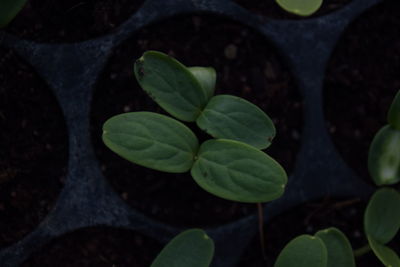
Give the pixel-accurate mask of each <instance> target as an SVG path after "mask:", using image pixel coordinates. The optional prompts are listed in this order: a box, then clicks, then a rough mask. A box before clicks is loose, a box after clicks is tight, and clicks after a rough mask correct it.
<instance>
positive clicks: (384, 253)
mask: <svg viewBox="0 0 400 267" xmlns="http://www.w3.org/2000/svg"><path fill="white" fill-rule="evenodd" d="M388 123H389V124H388V125H386V126H384V127H382V129H381V130H380V131H379V132H378V133H377V134H376V136H375V138H374V140H373V142H372V143H371V147H370V151H369V159H368V167H369V171H370V174H371V176H372V178H373V180H374V182H375V183H376V184H377V185H378V186H380V185H392V184H395V183H398V182H399V181H400V91H398V93H397V95H396V96H395V98H394V100H393V102H392V104H391V106H390V109H389V112H388ZM399 207H400V193H399V192H398V191H397V190H395V189H391V188H381V189H379V190H377V191H376V192H375V193H374V194H373V196H372V197H371V199H370V201H369V203H368V206H367V208H366V210H365V214H364V232H365V235H366V237H367V240H368V244H367V245H366V246H364V247H362V248H360V249H358V250H356V251H354V255H353V251H352V248H351V245H350V243H349V242H348V240H347V238H346V237H345V235H344V234H343V233H341V232H340V231H339V230H338V229H335V228H329V229H326V230H323V231H319V232H317V234H316V235H315V236H310V235H302V236H299V237H297V238H295V239H293V240H292V241H291V242H289V243H288V245H287V246H286V247H285V248H284V249H283V250H282V252H281V253H280V255H279V257H278V260H277V262H276V263H275V267H302V266H304V267H305V266H310V267H336V266H337V267H339V266H340V267H354V266H355V261H354V256H356V257H359V256H362V255H364V254H365V253H367V252H369V251H371V250H372V251H373V253H374V254H375V255H376V256H377V258H378V259H379V260H380V261H381V262H382V263H383V264H384V265H385V266H391V267H400V258H399V256H398V255H397V253H396V252H395V251H394V250H392V249H391V248H390V247H388V246H387V244H388V243H389V242H390V241H391V240H392V239H393V238H394V237H395V235H396V234H397V232H398V231H399V229H400V209H399Z"/></svg>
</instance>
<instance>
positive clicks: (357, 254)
mask: <svg viewBox="0 0 400 267" xmlns="http://www.w3.org/2000/svg"><path fill="white" fill-rule="evenodd" d="M370 251H371V247H370V246H369V244H366V245H365V246H363V247H361V248H358V249H356V250H354V252H353V253H354V257H356V258H358V257H361V256H363V255H364V254H367V253H368V252H370Z"/></svg>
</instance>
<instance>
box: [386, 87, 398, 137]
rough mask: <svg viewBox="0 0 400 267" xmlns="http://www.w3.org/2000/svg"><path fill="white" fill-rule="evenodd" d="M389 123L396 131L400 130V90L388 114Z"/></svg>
mask: <svg viewBox="0 0 400 267" xmlns="http://www.w3.org/2000/svg"><path fill="white" fill-rule="evenodd" d="M388 122H389V124H390V125H391V126H392V127H393V128H394V129H396V130H400V90H399V91H398V92H397V94H396V96H395V97H394V99H393V102H392V105H391V106H390V109H389V112H388Z"/></svg>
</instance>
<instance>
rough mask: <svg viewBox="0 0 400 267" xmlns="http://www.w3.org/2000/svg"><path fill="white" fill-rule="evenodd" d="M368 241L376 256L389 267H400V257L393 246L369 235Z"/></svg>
mask: <svg viewBox="0 0 400 267" xmlns="http://www.w3.org/2000/svg"><path fill="white" fill-rule="evenodd" d="M367 238H368V243H369V245H370V247H371V249H372V251H373V252H374V254H375V256H376V257H377V258H378V259H379V260H380V261H381V262H382V263H383V264H384V265H385V266H388V267H399V266H400V259H399V256H398V255H397V254H396V252H394V251H393V250H392V249H391V248H389V247H387V246H385V245H382V244H380V243H379V242H377V241H376V240H374V239H373V238H372V237H371V236H369V235H367Z"/></svg>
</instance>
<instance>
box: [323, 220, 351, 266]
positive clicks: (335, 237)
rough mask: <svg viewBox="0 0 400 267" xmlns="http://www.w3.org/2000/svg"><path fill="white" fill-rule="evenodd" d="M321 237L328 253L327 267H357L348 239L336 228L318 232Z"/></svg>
mask: <svg viewBox="0 0 400 267" xmlns="http://www.w3.org/2000/svg"><path fill="white" fill-rule="evenodd" d="M315 236H317V237H319V238H320V239H321V240H322V241H323V242H324V244H325V246H326V248H327V251H328V265H327V267H355V266H356V264H355V261H354V255H353V248H352V247H351V245H350V242H349V240H348V239H347V237H346V236H345V235H344V234H343V233H342V232H341V231H340V230H339V229H336V228H333V227H332V228H328V229H325V230H321V231H318V232H317V233H316V234H315Z"/></svg>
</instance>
